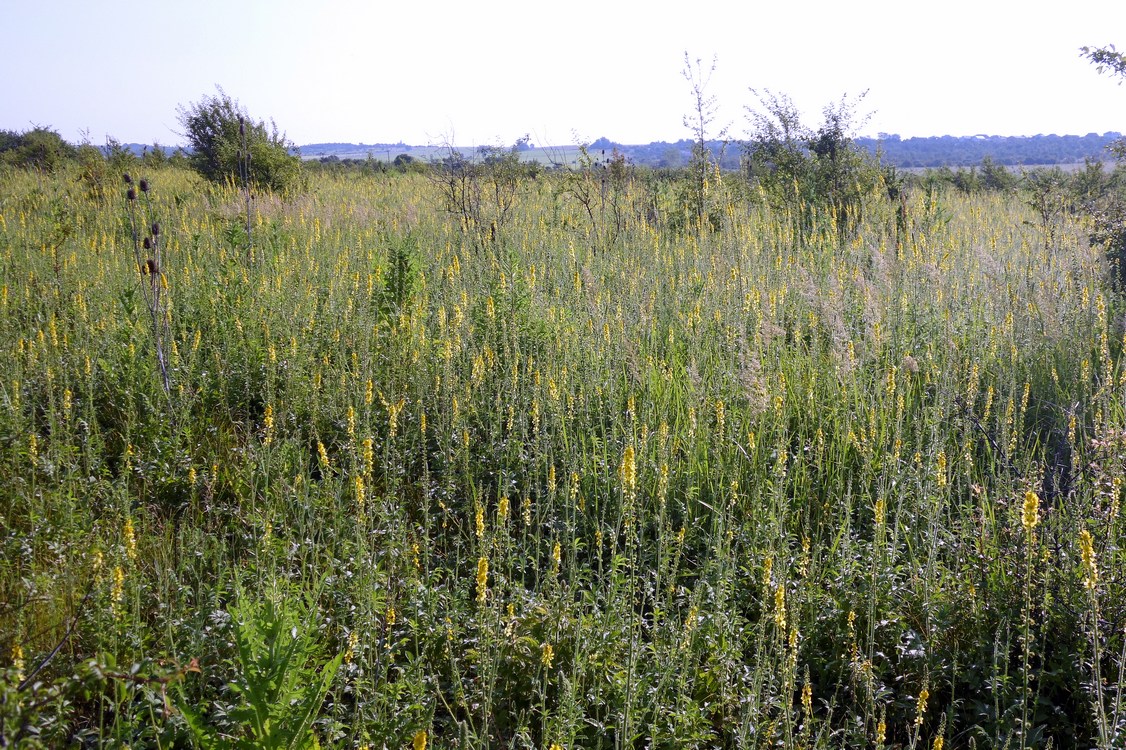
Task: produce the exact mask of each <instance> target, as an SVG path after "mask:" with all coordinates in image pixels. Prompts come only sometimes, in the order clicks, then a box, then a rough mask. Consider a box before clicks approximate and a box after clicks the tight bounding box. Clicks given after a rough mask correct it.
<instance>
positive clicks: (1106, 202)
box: [1080, 44, 1126, 287]
mask: <svg viewBox="0 0 1126 750" xmlns="http://www.w3.org/2000/svg"><path fill="white" fill-rule="evenodd" d="M1080 52H1081V53H1082V54H1083V57H1086V58H1087V59H1088V60H1089V61H1090V62H1091V63H1092V64H1094V65H1095V66H1096V69H1097V70H1098V71H1099V72H1100V73H1106V72H1109V73H1110V74H1111V75H1112V76H1114V77H1117V78H1120V79H1121V80H1120V81H1119V82H1118V84H1119V85H1120V86H1121V85H1122V82H1123V81H1126V54H1123V53H1121V52H1119V51H1118V50H1117V49H1115V47H1114V45H1113V44H1109V45H1107V46H1106V47H1081V48H1080ZM1110 152H1111V153H1112V154H1113V155H1114V157H1115V158H1116V159H1117V160H1118V165H1119V170H1121V169H1122V168H1123V166H1126V138H1119V139H1118V140H1116V141H1114V142H1113V143H1112V144H1111V145H1110ZM1086 209H1087V213H1088V214H1089V215H1090V216H1091V218H1092V219H1093V226H1092V230H1091V241H1092V242H1093V243H1095V244H1098V245H1101V246H1102V247H1104V248H1105V249H1106V254H1107V258H1109V259H1110V262H1111V264H1112V265H1113V266H1114V267H1115V270H1116V271H1117V279H1118V283H1119V284H1120V285H1122V286H1123V287H1126V197H1123V196H1122V194H1121V193H1120V192H1108V193H1107V194H1105V195H1102V196H1099V197H1098V198H1097V199H1095V200H1091V201H1088V202H1087V204H1086Z"/></svg>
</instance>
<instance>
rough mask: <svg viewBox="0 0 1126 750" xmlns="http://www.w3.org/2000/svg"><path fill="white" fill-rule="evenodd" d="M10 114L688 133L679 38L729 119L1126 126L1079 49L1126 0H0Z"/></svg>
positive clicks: (580, 135) (468, 132)
mask: <svg viewBox="0 0 1126 750" xmlns="http://www.w3.org/2000/svg"><path fill="white" fill-rule="evenodd" d="M0 3H2V5H0V7H2V10H3V14H2V17H3V26H2V27H0V70H3V71H4V72H3V75H0V129H8V130H19V131H22V130H26V129H28V128H30V127H32V126H33V125H47V126H50V127H53V128H55V129H57V130H58V131H59V132H60V133H61V134H62V136H63V137H64V138H66V139H67V140H71V141H77V140H79V139H80V135H81V133H82V132H83V131H88V133H89V137H90V139H91V140H92V141H93V142H94V143H102V142H104V140H105V136H106V135H111V136H113V137H114V138H117V139H118V140H120V141H124V142H138V143H152V142H153V141H159V142H160V143H162V144H165V145H175V144H178V143H180V142H181V138H180V137H179V136H178V135H177V133H176V131H177V130H178V129H179V126H178V123H177V118H176V108H177V105H179V104H187V103H190V102H193V101H197V100H199V99H200V98H201V97H202V96H204V95H207V94H212V93H214V92H215V85H216V84H218V85H221V86H222V87H223V88H224V90H225V91H226V92H227V93H228V94H230V95H231V96H232V97H234V98H236V99H238V100H239V101H240V102H241V103H242V104H243V105H245V107H246V108H247V109H248V110H249V112H250V114H251V116H252V117H254V118H256V119H268V118H271V117H272V118H273V119H274V120H276V121H277V123H278V125H279V127H280V128H282V129H283V130H285V131H286V133H287V135H288V136H289V138H290V139H291V140H292V141H293V142H295V143H297V144H304V143H317V142H333V141H339V142H351V143H379V142H398V141H403V142H406V143H408V144H413V145H426V144H440V143H446V142H453V143H456V144H457V145H464V146H469V145H479V144H485V143H487V144H511V143H512V142H513V141H514V140H515V139H516V138H518V137H520V136H521V135H523V134H524V133H530V134H531V135H532V140H533V142H534V143H537V144H552V145H562V144H568V143H575V142H576V141H577V140H581V141H587V142H589V141H591V140H594V139H595V138H598V137H600V136H606V137H608V138H610V139H611V140H612V141H617V142H620V143H647V142H649V141H654V140H666V141H675V140H679V139H680V138H686V137H689V136H690V133H689V131H688V130H687V129H686V128H685V127H684V126H683V124H682V119H683V116H684V115H685V114H686V113H687V112H688V111H689V110H690V108H691V97H690V93H689V87H688V84H687V83H686V82H685V80H684V79H683V77H682V76H681V70H682V69H683V67H684V53H685V51H688V52H689V54H690V55H691V56H692V57H693V58H697V57H699V58H702V59H703V60H704V63H705V66H706V65H707V64H708V63H709V62H710V60H711V59H712V57H713V55H714V56H715V57H716V59H717V67H716V72H715V75H714V77H713V78H712V87H711V91H712V93H714V94H715V95H716V97H717V99H718V103H719V105H720V112H719V120H720V122H718V123H717V124H730V126H731V128H730V134H731V135H732V136H734V137H741V136H743V135H745V134H746V131H747V127H748V126H747V120H746V115H745V107H746V106H747V105H750V104H753V103H754V102H755V99H754V97H753V96H752V94H751V93H750V91H749V90H748V89H749V88H752V87H753V88H759V89H762V88H769V89H772V90H775V91H778V92H782V93H786V94H788V95H789V96H790V97H792V99H793V100H794V102H795V103H796V104H797V105H798V106H799V107H801V108H802V109H803V110H804V111H805V112H807V113H808V115H807V119H808V120H809V121H810V124H816V122H817V119H818V116H819V113H820V109H821V107H822V106H823V105H825V104H827V103H828V102H830V101H833V100H836V99H839V98H840V96H841V95H842V94H844V93H849V94H856V93H859V92H861V91H863V90H865V89H868V90H869V94H868V97H867V99H866V100H865V102H864V109H865V110H866V111H874V113H875V114H874V116H873V117H872V119H871V120H870V121H869V123H868V124H867V125H866V126H865V128H864V131H863V134H866V135H875V134H877V133H879V132H886V133H898V134H900V135H902V136H904V137H909V136H916V135H917V136H926V135H947V134H949V135H973V134H978V133H985V134H990V135H1035V134H1038V133H1045V134H1047V133H1057V134H1060V135H1064V134H1075V135H1083V134H1086V133H1089V132H1098V133H1103V132H1106V131H1122V132H1126V85H1124V86H1119V85H1116V82H1115V81H1114V80H1113V79H1111V78H1110V77H1109V76H1107V75H1102V76H1100V75H1098V74H1097V73H1096V71H1095V68H1094V67H1093V66H1092V65H1090V64H1089V63H1088V62H1086V61H1085V60H1083V59H1081V58H1080V56H1079V52H1078V48H1079V47H1080V46H1083V45H1095V46H1101V45H1106V44H1110V43H1117V44H1118V46H1119V49H1126V2H1123V1H1122V0H1071V1H1070V2H1066V3H1065V2H1061V1H1059V0H1057V1H1056V2H1047V0H1041V2H1035V1H1034V0H1022V1H1020V2H1009V1H1005V2H1000V1H998V0H944V1H943V2H921V1H919V0H862V1H857V2H847V1H845V0H805V1H804V2H802V1H800V0H799V1H797V2H794V1H787V2H774V3H766V2H761V0H759V1H752V2H742V3H740V2H718V1H717V0H692V1H691V2H682V3H676V4H672V3H662V2H658V1H655V0H651V1H650V2H616V1H615V0H601V2H593V1H592V0H572V1H571V2H566V3H564V2H553V1H552V0H539V2H527V3H517V2H510V1H508V0H478V1H477V2H466V1H462V2H448V1H447V0H416V1H415V2H409V3H396V4H392V3H386V2H360V1H358V0H340V1H338V2H333V1H332V0H324V1H323V2H309V1H303V0H191V1H190V2H189V1H185V2H180V3H173V2H168V1H167V0H147V1H146V2H134V1H132V0H123V1H121V2H98V1H97V0H0Z"/></svg>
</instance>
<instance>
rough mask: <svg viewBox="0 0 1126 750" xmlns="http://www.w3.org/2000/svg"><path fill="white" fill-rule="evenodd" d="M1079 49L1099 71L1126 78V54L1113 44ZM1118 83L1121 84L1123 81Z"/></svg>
mask: <svg viewBox="0 0 1126 750" xmlns="http://www.w3.org/2000/svg"><path fill="white" fill-rule="evenodd" d="M1079 51H1080V52H1082V53H1083V57H1086V58H1087V59H1088V60H1089V61H1090V62H1091V63H1092V64H1093V65H1094V66H1095V68H1096V69H1097V70H1098V71H1099V73H1110V75H1111V76H1117V77H1118V78H1121V79H1123V80H1126V54H1123V53H1121V52H1119V51H1118V50H1117V49H1116V48H1115V46H1114V45H1113V44H1108V45H1107V46H1105V47H1080V48H1079ZM1118 83H1119V84H1120V85H1121V83H1122V81H1119V82H1118Z"/></svg>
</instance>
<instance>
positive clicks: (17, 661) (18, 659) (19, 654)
mask: <svg viewBox="0 0 1126 750" xmlns="http://www.w3.org/2000/svg"><path fill="white" fill-rule="evenodd" d="M24 667H25V664H24V660H23V646H21V645H20V644H18V643H16V644H14V645H13V646H12V668H13V669H15V670H16V674H15V679H14V683H15V684H16V685H19V684H20V683H21V682H23V678H24V673H23V672H24Z"/></svg>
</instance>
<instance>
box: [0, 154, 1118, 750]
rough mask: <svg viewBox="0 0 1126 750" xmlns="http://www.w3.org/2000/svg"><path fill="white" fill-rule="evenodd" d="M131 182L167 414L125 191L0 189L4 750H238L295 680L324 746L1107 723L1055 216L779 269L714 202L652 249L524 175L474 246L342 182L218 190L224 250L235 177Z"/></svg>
mask: <svg viewBox="0 0 1126 750" xmlns="http://www.w3.org/2000/svg"><path fill="white" fill-rule="evenodd" d="M148 179H149V183H150V184H151V191H150V193H149V194H148V196H149V200H150V204H151V211H152V212H153V214H154V215H155V216H157V217H159V220H160V222H161V228H162V235H161V243H162V252H163V254H164V261H163V264H164V267H165V269H164V270H165V274H166V278H167V285H168V289H167V290H166V294H165V296H164V298H163V300H164V304H166V305H167V306H168V316H169V317H170V326H169V329H168V330H169V334H168V336H167V337H166V339H165V343H166V346H167V353H168V358H167V360H168V361H167V365H168V381H167V382H168V383H170V384H171V390H170V394H169V395H168V396H167V397H166V395H165V393H164V391H163V383H164V382H165V381H163V379H162V377H161V374H160V370H159V367H158V363H157V360H156V358H155V356H154V353H153V346H152V334H151V331H150V328H151V322H150V321H149V320H148V319H147V318H146V315H147V314H148V310H146V309H145V307H144V305H143V304H142V302H143V300H139V299H138V298H137V294H136V290H137V281H136V270H135V262H134V260H133V257H132V254H133V244H132V240H131V238H130V235H129V231H128V209H127V206H126V204H125V202H124V200H121V201H119V202H117V203H114V202H112V201H110V202H108V203H101V202H98V201H95V200H92V199H88V198H87V197H86V196H84V195H83V194H82V193H81V190H80V189H79V187H77V186H76V183H75V182H74V180H73V178H72V177H71V176H68V175H66V174H63V175H60V176H57V177H55V178H50V179H46V180H40V179H37V178H36V177H35V176H34V175H29V174H27V173H24V172H15V171H12V172H5V173H4V174H3V175H2V176H0V185H2V188H0V263H2V266H3V271H4V272H3V287H2V290H0V291H2V293H0V341H2V342H3V347H4V350H5V351H8V352H10V353H11V354H10V356H9V357H6V358H4V359H3V361H2V362H0V472H2V476H3V477H4V485H5V486H6V488H7V489H5V490H4V494H5V497H6V500H5V502H4V504H3V507H2V510H0V531H2V536H0V543H2V545H3V555H2V556H0V560H2V562H0V602H2V605H0V648H2V653H3V654H4V656H3V657H0V663H2V664H6V665H8V666H7V672H6V673H5V674H6V680H5V682H4V685H5V687H4V688H3V695H2V698H0V718H2V720H3V722H4V723H3V725H2V726H0V735H3V736H5V737H9V738H13V739H18V740H19V741H21V742H25V743H28V744H30V745H34V744H35V743H37V742H38V743H40V744H43V745H45V746H52V745H56V744H60V743H63V742H67V741H76V740H81V741H84V742H89V743H95V742H100V743H103V744H106V745H109V746H123V745H126V744H131V745H146V746H147V745H151V746H158V745H160V746H171V745H173V744H176V743H187V742H189V741H194V742H198V743H201V744H206V743H207V742H208V741H210V740H209V739H208V738H219V739H217V740H216V741H217V742H218V741H222V742H234V741H236V740H240V741H243V742H244V743H247V745H248V746H250V745H252V744H254V743H256V742H266V741H267V740H265V739H263V738H264V737H272V736H274V735H271V734H270V732H269V731H268V728H267V727H266V725H265V724H263V725H261V726H255V725H253V723H252V722H250V723H248V721H247V720H246V717H248V716H253V717H263V716H273V717H275V718H274V719H273V721H275V722H277V721H281V722H283V723H284V722H286V721H287V719H286V716H287V714H286V706H291V707H292V706H297V707H298V708H301V709H302V710H304V709H303V707H305V706H307V705H308V701H309V700H311V698H310V697H309V696H314V697H315V696H316V695H317V693H316V691H315V690H314V691H313V692H312V693H301V694H300V695H298V693H297V692H294V691H297V690H298V688H300V687H301V686H302V685H305V686H309V685H313V686H314V687H315V686H316V684H318V683H317V680H318V679H319V677H318V675H327V676H328V680H327V687H326V690H327V692H326V693H324V698H323V700H321V702H320V705H319V706H318V707H317V709H316V711H315V715H316V719H315V722H314V723H313V724H312V725H311V727H312V730H313V731H314V732H315V735H316V737H317V738H319V741H320V743H321V744H322V745H326V746H334V747H336V746H339V747H362V746H369V747H381V746H383V745H386V746H388V747H396V746H397V747H402V746H406V745H407V744H408V743H410V742H411V741H412V739H413V741H414V742H415V745H416V746H417V744H418V742H419V741H422V742H427V741H428V742H429V743H430V745H431V746H433V747H447V746H448V747H453V746H458V747H543V748H548V747H553V746H556V745H557V746H559V747H561V748H572V747H576V748H577V747H606V748H610V747H643V746H645V747H717V746H723V747H765V746H775V745H778V744H782V745H784V746H786V747H858V746H865V745H868V746H892V745H909V746H912V747H924V746H926V747H936V746H941V744H942V743H943V742H945V743H949V745H950V746H968V745H969V744H970V743H974V744H975V745H976V746H979V747H1003V746H1013V747H1015V746H1017V745H1020V746H1025V747H1035V746H1044V745H1045V744H1046V743H1047V742H1049V741H1052V742H1054V744H1056V745H1062V746H1073V745H1076V744H1078V743H1087V744H1092V743H1098V744H1101V746H1110V745H1111V744H1112V743H1113V742H1120V741H1121V736H1122V731H1123V717H1122V715H1121V711H1120V709H1119V706H1120V703H1121V701H1120V695H1119V692H1120V687H1121V678H1120V675H1121V670H1122V669H1123V665H1124V663H1126V660H1124V658H1123V648H1124V647H1126V646H1124V640H1123V616H1124V612H1123V605H1122V602H1123V601H1126V599H1124V598H1123V597H1122V583H1123V581H1122V578H1121V573H1120V572H1119V571H1120V569H1121V565H1120V562H1121V560H1120V559H1119V555H1120V552H1119V549H1120V548H1121V547H1122V542H1123V539H1122V534H1123V531H1122V522H1121V520H1120V518H1119V504H1120V497H1121V493H1122V483H1123V477H1124V476H1126V448H1124V446H1126V437H1124V436H1126V411H1124V409H1123V397H1122V393H1123V386H1124V382H1123V381H1124V378H1126V375H1124V374H1123V372H1122V370H1121V369H1120V367H1119V364H1118V362H1119V357H1120V352H1121V348H1122V346H1121V345H1122V336H1123V331H1122V325H1121V311H1120V307H1119V302H1118V300H1117V297H1116V296H1115V295H1114V294H1113V293H1112V291H1111V290H1110V288H1109V287H1108V285H1107V282H1106V280H1105V279H1106V269H1105V268H1104V264H1103V261H1102V259H1101V257H1100V255H1099V253H1098V252H1097V250H1093V249H1091V248H1089V247H1087V245H1086V243H1085V242H1084V241H1083V240H1082V239H1081V238H1082V237H1083V236H1084V232H1083V227H1081V226H1079V225H1077V224H1076V223H1075V222H1065V223H1064V226H1063V227H1062V228H1060V227H1056V228H1055V229H1054V232H1053V236H1052V241H1051V242H1050V243H1049V242H1046V239H1045V237H1044V236H1043V235H1042V234H1041V233H1040V231H1039V230H1038V229H1037V226H1036V224H1035V222H1034V220H1033V217H1032V216H1031V214H1029V212H1028V209H1027V207H1026V206H1025V205H1024V204H1023V203H1021V202H1020V201H1019V200H1018V199H1016V198H1011V197H1004V196H991V195H985V196H969V197H967V196H962V195H957V194H952V193H951V194H934V193H918V194H915V195H913V196H911V197H910V198H909V199H908V201H907V213H906V215H907V217H908V219H907V222H906V225H905V226H904V225H902V223H901V227H900V233H899V234H897V217H896V213H895V207H891V206H887V205H885V204H883V203H881V202H879V201H877V200H874V199H873V200H872V201H871V205H869V206H867V207H866V210H865V213H864V219H863V220H862V222H861V223H860V225H859V228H858V229H857V231H856V233H855V234H851V235H847V236H846V235H843V234H841V233H838V231H837V229H836V227H835V226H834V225H833V224H832V222H831V221H828V220H825V221H820V222H819V223H818V222H816V221H815V222H814V226H818V227H820V228H819V229H818V230H817V231H815V232H814V233H813V234H812V235H811V236H807V237H805V238H802V241H798V238H795V237H794V236H793V235H792V232H793V227H795V226H796V225H797V223H796V222H794V221H792V220H791V217H788V216H781V215H777V214H775V213H772V212H771V211H770V210H769V209H767V208H766V207H764V206H762V205H761V204H760V203H758V202H756V201H753V200H749V199H737V198H736V197H734V195H735V191H734V190H733V191H732V192H731V196H732V197H729V199H728V200H727V203H726V208H725V209H724V211H723V212H722V215H721V216H720V217H719V221H718V223H719V224H720V225H721V226H720V228H719V229H717V230H715V231H700V232H691V231H689V232H679V231H674V230H673V229H672V228H670V226H669V225H671V226H676V223H675V222H673V221H671V220H668V221H667V222H666V223H653V217H654V216H655V215H659V216H665V217H675V216H677V215H683V213H684V211H685V208H684V207H683V206H680V205H677V204H676V203H675V198H674V196H675V195H676V194H677V192H676V191H675V190H661V189H659V188H653V189H651V190H650V192H649V194H647V195H644V196H640V195H639V196H637V197H636V201H635V202H636V205H638V206H640V207H642V208H639V209H638V210H637V211H635V212H634V213H633V214H629V213H624V214H622V216H623V217H624V218H623V219H622V220H621V224H620V225H619V229H620V231H618V232H616V234H615V236H614V239H613V242H612V243H607V242H606V241H605V237H602V236H601V235H599V237H598V238H596V239H597V241H595V240H592V234H591V232H592V231H596V230H597V227H595V228H594V229H592V228H591V227H589V226H588V225H587V224H588V223H584V221H585V220H584V213H583V208H582V206H581V205H578V204H573V203H569V202H568V200H567V195H568V193H567V191H565V190H558V189H555V186H553V184H552V182H551V180H552V178H551V177H550V176H546V177H544V178H541V179H540V180H538V181H535V182H529V183H527V184H525V185H524V187H523V192H522V193H521V195H520V200H519V202H518V203H517V204H516V205H515V207H514V209H513V211H512V213H511V214H510V219H509V222H508V224H507V225H506V227H505V231H504V233H503V235H502V236H499V237H497V238H495V241H492V242H488V243H483V244H482V242H481V240H480V238H479V237H464V236H463V235H462V233H461V232H460V231H459V229H458V227H457V224H456V223H455V222H454V221H453V220H451V218H450V217H449V216H447V215H446V214H445V213H444V212H443V210H442V209H443V206H442V204H441V201H440V199H439V196H438V195H437V194H436V192H435V191H436V188H435V186H434V184H433V183H431V182H430V181H428V180H427V179H425V177H421V176H417V175H395V176H387V175H384V176H377V177H364V178H359V177H355V176H347V175H344V176H335V177H324V178H322V179H318V180H317V181H316V182H315V183H314V184H313V185H312V186H311V187H310V189H309V190H308V191H307V192H305V193H302V194H299V195H293V196H290V197H288V198H285V199H280V198H273V199H271V198H268V197H262V198H260V199H259V200H257V201H256V203H255V205H254V207H253V208H254V212H255V215H254V216H253V217H252V218H253V227H252V231H253V236H254V252H255V263H254V264H248V263H247V262H246V261H245V245H244V243H245V235H246V230H245V221H246V216H245V214H244V213H243V205H242V203H241V202H240V196H239V194H238V192H237V190H236V189H235V188H234V187H231V188H229V189H226V190H224V189H222V188H215V187H207V186H204V185H203V184H202V183H200V182H199V181H197V180H196V179H195V178H193V177H191V176H190V175H188V174H187V173H185V172H181V171H176V170H174V169H163V170H159V171H156V172H154V173H152V174H151V175H148ZM623 189H625V190H627V191H628V190H637V191H638V192H639V194H640V191H641V190H642V186H641V185H640V184H635V185H633V186H632V187H627V188H623ZM627 197H628V195H627ZM630 200H633V199H632V198H630ZM654 204H658V207H659V208H660V211H659V212H654V211H652V210H647V209H645V207H646V206H652V205H654ZM616 205H617V204H616ZM623 205H624V204H623ZM899 221H900V222H903V219H902V218H900V219H899ZM904 229H905V230H906V231H905V232H903V230H904ZM897 238H898V239H899V240H900V242H898V243H897ZM169 403H171V407H169ZM169 408H171V410H172V418H169V414H168V410H169ZM1033 498H1034V499H1035V502H1034V503H1033V500H1032V499H1033ZM1033 506H1034V507H1033ZM1083 534H1086V535H1087V536H1086V537H1083V536H1082V535H1083ZM1083 540H1088V541H1089V544H1088V541H1083ZM1095 566H1097V568H1096V567H1095ZM1096 570H1097V575H1093V574H1092V571H1096ZM279 622H280V623H285V624H286V625H287V626H288V625H289V624H293V628H294V630H293V632H294V636H293V643H292V644H290V645H289V647H287V648H283V644H284V638H283V639H281V640H280V641H278V640H273V639H274V635H276V633H274V631H276V630H277V628H278V627H280V626H277V623H279ZM279 632H280V631H279ZM263 633H266V634H270V633H274V635H268V636H267V635H261V634H263ZM255 634H260V635H255ZM60 644H61V646H62V647H61V648H59V649H58V650H57V651H56V652H54V653H52V650H53V649H55V648H56V646H59V645H60ZM272 644H273V645H272ZM293 649H297V651H296V652H294V651H293ZM337 664H338V665H339V668H338V669H337V666H336V665H337ZM40 665H42V668H41V669H40V670H39V671H38V673H37V674H36V675H35V676H34V679H30V680H29V679H26V678H27V676H28V675H29V674H30V673H31V672H32V671H33V670H34V669H35V668H36V667H38V666H40ZM271 669H277V670H280V671H281V673H282V676H280V677H279V678H278V679H279V684H285V685H288V686H289V688H287V689H288V690H290V692H289V693H285V694H278V695H273V696H271V695H270V694H269V693H268V691H267V692H266V693H262V692H261V691H258V689H257V688H254V689H253V691H252V688H251V687H248V686H253V685H258V684H260V682H256V680H258V681H260V680H261V679H262V675H264V674H270V670H271ZM290 670H297V671H290ZM295 675H300V676H301V679H296V678H295ZM1116 676H1117V677H1118V680H1117V681H1115V678H1116ZM271 700H273V701H274V702H275V703H276V705H272V706H271V705H270V701H271ZM302 715H303V714H302ZM255 721H258V719H255ZM292 721H293V722H294V723H293V724H292V725H293V726H301V727H304V724H303V723H302V722H303V719H302V718H301V717H297V718H293V719H292ZM311 736H312V735H309V734H302V735H301V736H298V737H297V738H296V739H295V740H294V741H295V742H298V743H299V744H300V742H301V741H306V740H309V739H310V738H311ZM190 738H194V739H190ZM270 741H272V740H270Z"/></svg>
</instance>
